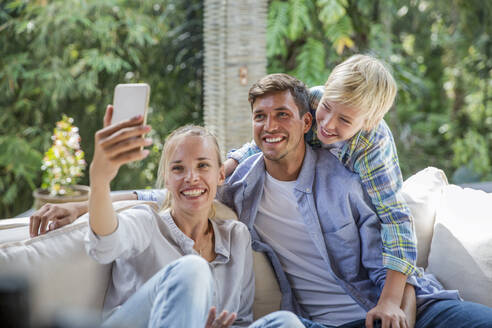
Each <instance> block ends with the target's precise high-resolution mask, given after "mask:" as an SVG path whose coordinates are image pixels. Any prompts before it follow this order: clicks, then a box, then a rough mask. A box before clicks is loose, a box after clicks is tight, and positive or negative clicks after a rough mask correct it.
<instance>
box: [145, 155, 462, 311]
mask: <svg viewBox="0 0 492 328" xmlns="http://www.w3.org/2000/svg"><path fill="white" fill-rule="evenodd" d="M265 174H266V173H265V163H264V160H263V155H262V154H261V153H260V154H255V155H253V156H251V157H249V158H248V159H246V160H245V161H244V162H243V163H241V164H240V165H239V166H238V167H237V168H236V170H235V171H234V173H233V174H232V175H231V176H230V177H229V178H228V179H227V181H226V183H225V184H224V185H223V186H222V187H221V188H220V189H219V191H218V194H217V198H218V199H219V200H220V201H222V202H223V203H224V204H226V205H228V206H229V207H231V208H232V209H233V210H235V211H236V213H237V215H238V217H239V220H240V221H242V222H243V223H245V224H246V226H247V227H248V229H249V231H250V233H251V238H252V247H253V249H254V250H255V251H259V252H264V253H265V254H266V255H267V256H268V258H269V260H270V262H271V264H272V266H273V269H274V271H275V274H276V276H277V280H278V282H279V286H280V291H281V293H282V303H281V307H282V309H283V310H290V311H293V312H295V313H297V314H300V315H302V316H304V317H306V318H309V315H308V314H307V313H305V311H304V310H303V309H302V308H301V307H300V306H299V304H298V303H297V301H296V299H295V295H294V294H293V292H292V288H291V286H290V283H289V281H288V279H287V276H286V274H285V272H284V271H283V269H282V266H281V264H280V261H279V259H278V256H277V255H276V254H275V252H274V251H273V249H272V248H271V247H270V246H269V245H268V244H266V243H264V242H262V241H261V239H260V237H259V235H258V233H257V232H256V230H255V228H254V222H255V219H256V214H257V211H258V206H259V202H260V200H261V197H262V193H263V186H264V181H265ZM158 193H159V192H154V191H153V192H148V193H142V192H140V193H138V197H139V199H140V198H146V199H151V200H156V198H155V196H157V195H158ZM294 195H295V197H296V198H297V205H298V208H299V212H300V213H301V215H302V217H303V219H304V222H305V224H306V227H307V230H308V232H309V233H310V235H311V237H312V239H313V242H314V244H315V245H316V250H313V251H318V252H319V253H320V254H321V256H322V257H323V259H324V261H325V262H326V265H327V268H328V270H329V271H330V272H331V274H332V276H333V278H334V279H335V280H336V281H337V282H338V283H339V284H340V286H341V287H342V288H343V289H344V290H345V291H346V292H347V294H348V295H350V296H351V297H352V298H353V299H354V300H355V301H356V302H357V303H358V304H360V305H361V306H362V308H364V309H365V310H367V311H369V310H370V309H371V308H373V307H374V306H376V304H377V301H378V299H379V296H380V294H381V291H382V289H383V286H384V282H385V277H386V268H384V266H383V259H382V251H381V247H382V246H381V245H382V243H381V234H380V229H381V223H380V221H379V219H378V217H377V215H376V214H375V212H374V209H373V207H372V204H371V201H370V199H369V197H368V196H367V194H366V193H365V192H364V191H363V189H362V186H361V182H360V178H359V177H358V176H357V175H356V174H354V173H352V172H350V171H348V170H347V169H346V168H345V167H344V166H343V165H342V164H341V163H340V161H338V160H337V158H336V157H335V156H334V155H332V154H331V153H330V152H328V151H326V150H323V149H312V148H311V147H306V154H305V157H304V161H303V165H302V168H301V171H300V173H299V176H298V178H297V181H296V186H295V188H294ZM161 197H162V196H161V195H159V197H157V198H161ZM279 206H281V205H280V204H279ZM257 279H261V277H257ZM408 282H409V283H410V284H412V285H414V286H415V292H416V295H417V313H419V312H420V311H422V310H423V309H424V308H425V306H426V305H427V304H429V302H430V301H432V300H436V299H460V298H459V296H458V292H457V291H449V290H444V289H443V287H442V286H441V284H440V283H439V282H438V281H437V280H436V279H435V278H434V277H433V276H432V275H429V274H424V275H423V276H422V277H416V276H414V275H413V276H409V278H408Z"/></svg>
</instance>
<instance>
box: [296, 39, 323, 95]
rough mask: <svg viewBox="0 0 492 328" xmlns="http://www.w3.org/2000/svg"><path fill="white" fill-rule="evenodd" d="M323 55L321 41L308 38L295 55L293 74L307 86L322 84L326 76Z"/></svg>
mask: <svg viewBox="0 0 492 328" xmlns="http://www.w3.org/2000/svg"><path fill="white" fill-rule="evenodd" d="M325 56H326V53H325V48H324V45H323V43H322V42H320V41H318V40H316V39H313V38H309V39H308V40H307V42H306V43H305V44H304V45H303V46H302V48H301V52H300V53H299V55H298V56H297V57H296V63H297V68H296V69H295V71H294V72H293V73H294V75H295V76H297V77H298V78H299V79H300V80H302V81H304V82H305V83H306V84H307V85H309V86H315V85H320V84H324V82H325V81H326V79H327V78H328V72H327V70H326V64H325Z"/></svg>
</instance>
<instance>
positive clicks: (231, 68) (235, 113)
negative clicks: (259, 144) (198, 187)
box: [204, 0, 268, 154]
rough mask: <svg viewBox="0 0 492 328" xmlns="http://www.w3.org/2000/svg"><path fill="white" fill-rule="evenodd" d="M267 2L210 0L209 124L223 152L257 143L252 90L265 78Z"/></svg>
mask: <svg viewBox="0 0 492 328" xmlns="http://www.w3.org/2000/svg"><path fill="white" fill-rule="evenodd" d="M267 8H268V1H267V0H240V1H237V0H205V8H204V16H205V17H204V43H205V44H204V48H205V59H204V107H205V108H204V120H205V125H206V126H207V128H208V129H210V130H211V131H213V132H214V133H215V135H216V136H217V138H218V141H219V145H220V147H221V149H222V152H223V153H224V154H225V152H227V151H228V150H230V149H231V148H237V147H239V146H241V145H242V144H244V143H245V142H247V141H250V140H251V138H252V133H251V108H250V105H249V102H248V90H249V88H250V87H251V84H252V83H253V82H255V81H257V80H258V79H260V78H261V77H263V76H264V75H265V74H266V65H267V60H266V22H267Z"/></svg>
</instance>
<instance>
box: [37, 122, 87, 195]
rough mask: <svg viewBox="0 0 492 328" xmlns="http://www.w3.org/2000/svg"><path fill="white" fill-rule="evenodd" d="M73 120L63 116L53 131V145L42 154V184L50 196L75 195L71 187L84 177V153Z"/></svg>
mask: <svg viewBox="0 0 492 328" xmlns="http://www.w3.org/2000/svg"><path fill="white" fill-rule="evenodd" d="M72 123H73V118H71V117H68V116H66V115H65V114H64V115H63V118H62V120H61V121H59V122H56V127H55V129H54V131H53V136H52V137H51V139H52V140H53V145H52V146H51V147H50V149H48V151H46V153H44V157H43V165H42V166H41V170H42V171H43V184H42V185H41V188H43V189H48V190H49V192H50V196H65V195H67V196H69V195H73V194H74V193H75V190H73V188H71V186H73V185H75V184H77V181H78V180H79V179H80V178H81V177H82V176H83V175H84V169H85V166H86V163H85V160H84V152H83V151H82V150H81V149H80V136H79V129H78V128H77V127H75V126H73V125H72Z"/></svg>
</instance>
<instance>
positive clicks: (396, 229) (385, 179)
mask: <svg viewBox="0 0 492 328" xmlns="http://www.w3.org/2000/svg"><path fill="white" fill-rule="evenodd" d="M377 130H378V133H380V134H379V135H377V134H376V135H377V137H374V138H369V139H368V138H366V137H365V136H364V135H360V136H359V138H360V140H358V142H359V143H362V144H365V147H361V149H362V150H361V151H360V153H358V154H357V156H356V158H357V159H356V160H355V162H354V166H353V168H354V172H355V173H357V174H358V175H359V176H360V178H361V181H362V186H363V187H364V189H365V190H366V191H367V193H368V195H369V197H370V199H371V202H372V204H373V205H374V207H375V209H376V212H377V214H378V217H379V219H380V220H381V239H382V243H383V265H384V266H385V267H386V268H388V269H391V270H394V271H399V272H401V273H403V274H405V275H411V274H416V275H418V276H420V275H421V271H420V269H419V268H418V267H417V266H416V261H417V247H416V237H415V234H414V231H413V218H412V216H411V213H410V209H409V208H408V206H407V205H406V202H405V200H404V199H403V196H402V194H401V187H402V184H403V178H402V175H401V171H400V166H399V162H398V156H397V152H396V146H395V143H394V140H393V136H392V134H391V131H390V130H389V128H388V126H387V125H386V123H384V121H383V122H382V124H380V125H379V126H378V128H377ZM373 135H374V134H373Z"/></svg>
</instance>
